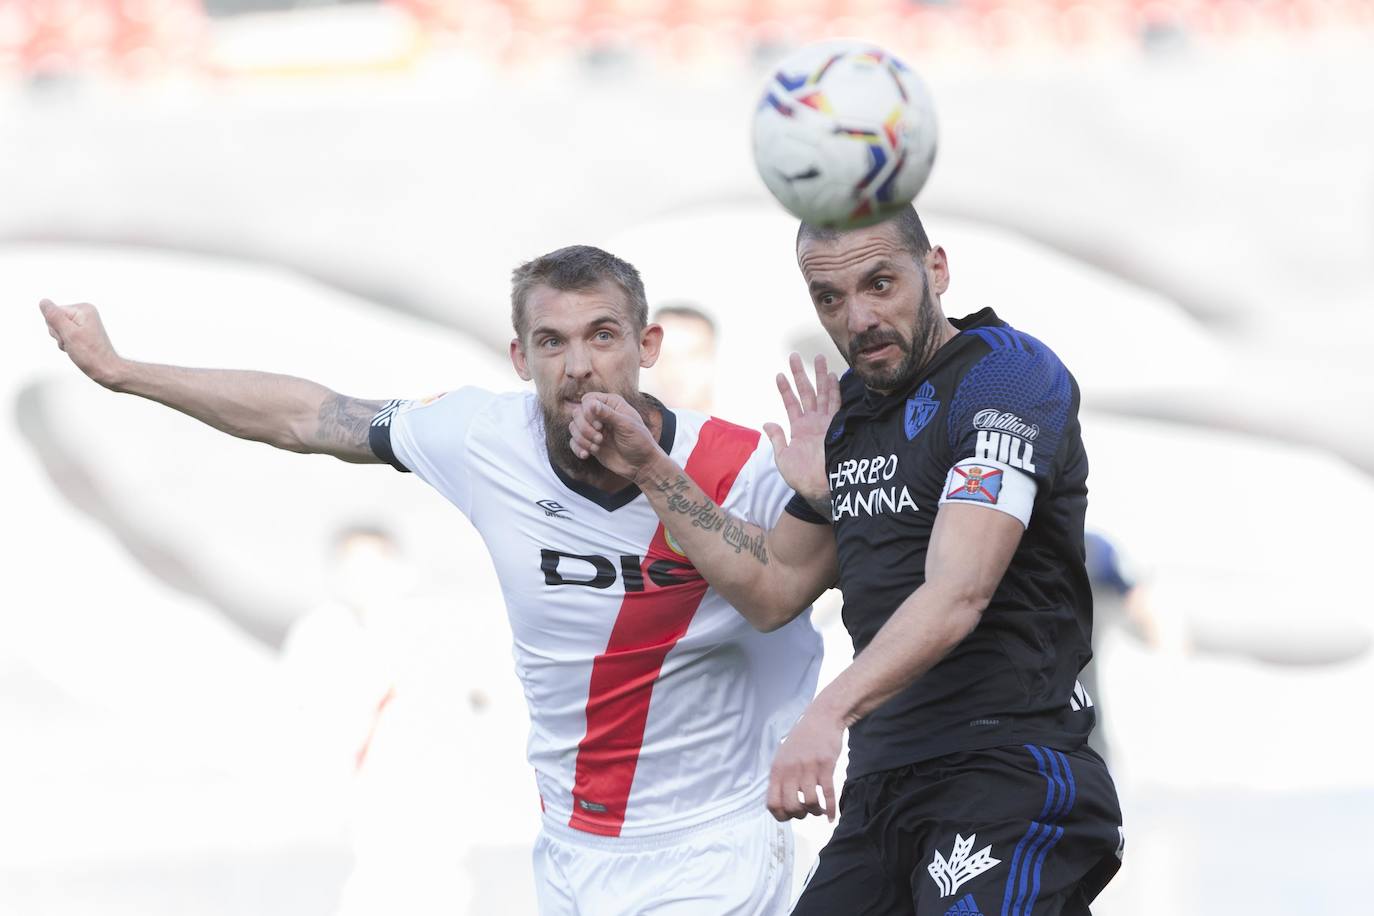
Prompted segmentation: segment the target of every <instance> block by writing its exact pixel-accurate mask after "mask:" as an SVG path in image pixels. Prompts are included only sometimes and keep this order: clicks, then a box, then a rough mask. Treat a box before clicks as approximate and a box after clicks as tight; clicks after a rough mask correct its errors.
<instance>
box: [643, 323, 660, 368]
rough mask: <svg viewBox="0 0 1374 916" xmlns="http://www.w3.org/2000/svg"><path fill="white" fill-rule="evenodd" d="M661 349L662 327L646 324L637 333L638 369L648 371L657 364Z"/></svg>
mask: <svg viewBox="0 0 1374 916" xmlns="http://www.w3.org/2000/svg"><path fill="white" fill-rule="evenodd" d="M662 349H663V325H661V324H652V323H651V324H647V325H645V326H644V330H642V331H640V332H639V367H640V368H641V369H648V368H649V367H650V366H652V365H653V364H654V363H656V362H658V354H659V351H661V350H662Z"/></svg>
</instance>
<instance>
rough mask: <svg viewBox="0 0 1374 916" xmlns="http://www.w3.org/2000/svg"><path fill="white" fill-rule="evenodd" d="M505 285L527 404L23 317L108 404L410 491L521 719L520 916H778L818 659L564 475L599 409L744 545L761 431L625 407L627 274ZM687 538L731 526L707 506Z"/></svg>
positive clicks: (650, 349) (612, 500)
mask: <svg viewBox="0 0 1374 916" xmlns="http://www.w3.org/2000/svg"><path fill="white" fill-rule="evenodd" d="M513 280H514V282H513V288H512V317H513V323H514V325H515V330H516V335H517V336H516V338H515V339H514V340H513V341H512V342H511V359H512V362H513V364H514V366H515V368H516V371H517V373H518V374H519V375H520V376H521V377H522V378H524V379H525V380H527V381H530V380H532V381H533V382H534V387H535V393H534V394H494V393H491V392H487V391H482V390H479V389H475V388H460V389H457V390H455V391H452V392H450V393H448V394H446V395H442V396H439V397H432V398H427V399H424V400H417V401H390V402H382V401H364V400H358V399H354V398H347V397H344V396H341V395H338V394H335V393H334V392H332V391H329V390H328V389H326V388H323V387H322V386H319V385H316V384H315V383H313V382H308V381H305V380H303V379H297V378H290V377H287V376H278V375H270V374H265V373H258V372H236V371H229V370H199V369H184V368H179V367H172V366H155V365H150V364H144V363H134V362H131V361H128V360H124V359H122V358H121V357H119V356H118V355H117V354H116V353H115V351H114V349H113V348H112V347H111V345H110V342H109V339H108V337H107V336H106V334H105V331H104V329H103V327H102V325H101V322H100V319H99V315H98V314H97V313H96V311H95V309H94V307H92V306H90V305H86V304H82V305H76V306H69V307H59V306H56V305H53V304H52V303H50V302H46V301H45V302H44V303H43V305H42V310H43V313H44V317H45V319H46V320H47V323H48V329H49V332H50V333H51V334H52V336H53V337H55V338H56V339H57V340H58V343H59V345H60V346H61V347H62V349H64V350H66V351H67V353H68V354H69V355H70V356H71V358H72V360H73V362H75V363H76V365H77V366H78V367H79V368H81V369H82V371H84V372H85V373H86V374H87V375H89V376H90V377H91V378H93V379H95V380H96V381H97V382H100V383H101V384H103V385H105V386H106V387H108V388H111V389H112V390H116V391H122V392H128V393H132V394H136V395H140V396H143V397H146V398H150V399H153V400H156V401H159V402H161V403H163V404H166V405H168V406H171V407H173V408H175V409H177V410H180V411H182V412H184V413H187V414H189V415H191V416H193V417H196V418H197V419H199V420H202V421H203V422H206V423H208V424H210V425H211V426H214V427H216V428H217V429H220V430H223V431H225V432H228V433H231V434H233V435H236V436H239V437H241V438H246V439H254V440H257V441H262V442H267V443H268V444H271V445H274V446H277V447H279V448H285V449H289V450H292V451H298V452H314V453H324V454H331V455H335V456H336V457H338V458H341V459H343V460H345V461H352V462H359V463H375V462H379V461H386V462H388V463H391V464H392V465H394V466H395V467H397V468H398V469H400V470H403V471H413V472H414V473H415V474H416V475H417V476H418V477H420V478H421V479H423V480H424V481H425V482H427V483H429V484H430V485H431V486H433V487H435V488H436V489H437V490H439V491H440V492H441V493H442V494H443V495H444V496H445V497H446V498H447V499H448V500H449V501H450V502H452V503H453V504H454V505H455V506H457V507H458V508H459V509H460V510H461V511H462V512H463V513H464V514H465V515H467V517H468V518H469V519H470V520H471V521H472V523H473V524H474V525H475V526H476V527H477V529H478V531H479V532H480V533H481V535H482V537H483V539H484V540H485V542H486V544H487V547H488V549H489V550H490V552H491V554H492V557H493V559H494V561H495V564H496V568H497V572H498V576H499V578H500V581H501V586H502V590H503V592H504V595H505V599H506V606H507V612H508V615H509V618H510V622H511V628H512V631H513V633H514V645H515V659H516V666H517V673H518V674H519V676H520V678H521V680H522V682H523V684H524V690H525V695H526V698H527V700H528V703H529V709H530V719H531V732H530V738H529V748H528V749H529V759H530V763H531V764H532V765H533V767H534V770H535V775H536V782H537V785H538V791H539V798H538V799H535V798H533V797H531V799H530V802H529V803H531V804H541V805H542V807H543V811H544V829H543V831H542V833H541V835H540V837H539V839H538V841H537V844H536V848H535V873H536V888H537V891H538V896H539V901H540V909H541V912H543V913H545V914H563V913H567V914H574V913H575V914H581V916H600V914H606V916H620V914H624V916H633V914H641V913H649V912H652V913H657V914H665V916H668V914H681V916H716V914H740V916H752V914H758V916H764V914H774V913H781V912H784V911H785V909H786V905H787V903H788V894H789V890H790V873H791V866H792V851H791V850H792V847H791V835H790V833H789V832H787V829H786V828H785V827H784V826H782V825H779V824H777V823H776V822H775V821H774V820H773V818H772V817H771V816H770V815H769V814H768V811H767V809H766V808H765V806H764V798H765V793H766V790H767V781H768V768H769V764H770V762H771V760H772V756H773V753H774V751H775V749H776V748H777V745H778V743H779V742H780V741H781V739H782V736H783V735H784V734H785V733H786V731H787V730H788V729H789V728H790V727H791V725H792V724H793V722H794V721H795V720H796V718H797V716H798V714H799V713H800V712H801V710H802V708H804V706H805V704H806V703H807V702H808V701H809V700H810V698H811V696H812V694H813V693H814V690H815V685H816V674H817V669H818V667H819V656H820V640H819V637H818V635H817V634H816V632H815V630H814V629H813V628H812V626H811V624H810V621H809V619H807V616H806V615H803V616H802V617H800V618H798V619H797V620H795V621H793V622H792V623H791V624H788V625H787V626H785V627H783V628H781V629H780V630H777V631H776V632H773V633H769V634H763V633H760V632H758V631H756V630H755V629H753V628H752V627H751V626H750V625H749V624H748V623H747V622H746V621H745V620H744V618H742V617H741V616H740V615H739V614H738V613H737V612H736V611H735V609H734V608H732V607H731V606H730V605H729V603H727V602H726V601H725V600H724V599H723V598H722V597H721V596H720V595H719V594H717V593H716V591H715V590H714V589H712V588H711V587H710V586H708V584H707V583H706V582H705V581H704V580H703V579H702V578H701V576H700V574H698V573H697V571H696V570H695V568H694V567H693V566H692V564H691V562H690V561H689V560H688V558H687V557H686V556H685V555H684V554H683V553H682V551H681V550H680V549H679V548H678V547H677V545H676V542H675V541H674V540H673V539H672V538H670V537H668V536H667V535H666V534H665V531H664V528H663V526H662V524H661V523H660V522H659V520H658V517H657V516H656V515H655V513H654V511H653V509H652V508H651V507H650V506H649V505H648V503H647V501H646V500H645V498H644V497H643V494H641V493H640V491H639V490H638V489H637V488H636V487H634V486H633V484H631V483H630V482H629V481H628V480H625V479H624V478H620V477H617V476H616V475H614V474H612V473H610V472H609V471H607V470H606V469H605V468H604V467H602V466H601V465H600V464H598V463H597V462H596V461H594V460H587V459H582V458H579V457H577V455H575V454H574V453H573V451H572V447H571V445H570V443H569V439H568V432H567V430H568V423H569V422H570V420H571V419H572V417H573V414H574V411H575V410H576V409H577V408H578V406H579V405H580V403H581V401H582V399H583V397H584V396H585V395H587V394H588V393H590V392H609V393H614V394H617V395H620V396H621V397H623V398H624V399H625V400H626V401H627V402H629V403H630V404H633V405H634V406H635V409H636V410H638V411H640V413H641V416H642V418H643V420H644V423H645V425H646V426H647V427H648V428H649V429H650V430H651V431H652V433H653V435H654V436H655V437H656V438H657V439H658V442H659V444H660V445H661V447H662V448H663V449H664V451H665V452H667V453H668V454H670V455H671V456H672V457H673V458H674V459H675V460H676V461H677V462H678V463H679V464H680V465H681V466H683V467H685V468H686V470H687V473H688V474H690V475H691V476H692V478H693V480H695V481H696V482H697V483H698V485H699V486H700V487H701V489H702V490H703V491H704V492H705V493H706V494H707V495H708V496H709V497H710V498H711V499H712V500H714V501H715V503H716V504H717V505H719V506H720V507H721V508H722V509H723V510H724V512H726V513H730V514H731V515H733V516H735V517H737V518H740V519H743V520H745V521H747V522H749V523H752V524H754V525H758V526H760V527H763V528H768V527H770V526H771V525H772V524H773V523H774V522H775V521H776V520H777V518H778V517H779V515H780V514H781V512H782V510H783V507H784V505H785V504H786V502H787V501H788V499H789V498H790V497H791V491H790V490H789V489H788V488H787V485H786V484H785V483H784V482H783V481H782V478H781V476H780V475H779V474H778V473H777V471H776V469H775V467H774V462H773V456H772V452H771V449H770V446H769V443H768V441H767V440H766V439H765V438H764V437H762V436H760V435H759V433H757V432H755V431H752V430H747V429H744V428H741V427H738V426H734V425H732V424H729V423H725V422H723V421H721V420H717V419H714V418H708V417H706V416H704V415H702V414H698V413H695V412H688V411H681V412H676V413H675V412H674V411H672V410H669V409H668V408H666V407H664V406H663V405H662V404H659V403H658V402H657V401H655V400H654V399H653V398H651V397H649V396H647V395H643V394H641V393H640V392H639V390H638V380H639V370H640V369H641V368H645V367H648V366H650V365H652V364H653V362H654V360H655V359H656V357H657V354H658V349H659V344H660V342H661V339H662V329H661V328H659V327H658V326H657V325H653V324H648V322H647V304H646V301H645V297H644V289H643V285H642V283H641V282H640V279H639V275H638V273H637V272H636V271H635V269H634V268H633V267H632V266H630V265H629V264H627V263H625V262H624V261H621V260H619V259H618V258H615V257H613V256H612V255H609V254H607V253H606V252H603V251H600V250H599V249H595V248H590V247H586V246H574V247H571V248H565V249H561V250H559V251H556V252H553V253H551V254H549V255H545V256H543V257H541V258H537V259H535V260H534V261H531V262H529V263H528V264H525V265H522V266H521V267H520V268H518V269H517V270H516V271H515V274H514V278H513ZM697 521H698V522H699V523H700V524H701V525H703V526H711V527H714V528H717V529H719V528H720V527H721V526H722V525H727V524H730V525H733V524H735V523H734V522H727V521H726V518H725V516H724V515H723V514H721V511H720V510H718V509H716V508H715V506H712V507H710V508H709V509H706V508H704V507H703V511H702V512H701V513H700V514H699V515H698V516H697ZM740 530H741V532H742V529H740ZM726 536H727V537H728V533H727V534H726ZM736 543H737V549H740V550H751V549H756V547H757V545H751V543H750V542H748V541H747V539H740V540H738V541H737V542H736ZM478 791H480V787H479V788H478ZM520 803H522V800H521V799H511V804H520ZM472 829H474V830H480V829H481V825H478V824H474V825H472Z"/></svg>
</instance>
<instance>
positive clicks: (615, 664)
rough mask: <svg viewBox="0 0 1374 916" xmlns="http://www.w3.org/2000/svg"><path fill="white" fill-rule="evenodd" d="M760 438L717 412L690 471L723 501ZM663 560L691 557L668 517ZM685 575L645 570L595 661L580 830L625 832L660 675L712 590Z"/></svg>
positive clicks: (653, 554)
mask: <svg viewBox="0 0 1374 916" xmlns="http://www.w3.org/2000/svg"><path fill="white" fill-rule="evenodd" d="M758 444H759V434H758V432H756V431H754V430H752V429H744V428H743V427H739V426H735V425H734V424H731V423H726V422H725V421H723V420H717V419H715V418H712V419H710V420H708V421H707V422H706V424H705V425H704V426H702V428H701V433H700V434H699V435H698V437H697V444H696V447H695V448H693V449H692V454H691V455H689V456H688V458H687V467H686V471H687V476H689V477H691V478H692V480H694V481H696V483H697V485H698V486H700V487H701V489H702V490H704V491H705V492H706V495H707V496H709V497H711V498H712V499H713V500H715V501H716V503H717V504H719V503H721V502H722V501H723V500H724V499H725V497H726V495H727V494H728V493H729V492H730V487H731V486H733V485H734V483H735V478H736V477H738V476H739V472H740V470H741V469H742V468H743V467H744V463H745V462H746V461H748V460H749V456H750V455H752V454H753V453H754V450H755V449H756V448H758ZM655 560H668V561H677V562H679V563H684V562H685V561H684V560H683V557H682V555H681V554H679V553H677V552H676V551H674V550H673V549H672V548H671V547H669V546H668V541H667V538H666V537H665V536H664V533H663V525H662V524H661V523H660V524H659V526H658V528H657V529H656V530H655V531H654V539H653V541H652V542H651V543H650V545H649V549H648V551H647V552H646V566H647V565H648V564H651V563H653V562H654V561H655ZM680 576H681V578H682V582H681V583H680V584H675V585H669V586H660V585H657V584H655V583H654V582H653V581H652V579H650V577H649V576H648V575H645V577H644V589H645V590H644V591H642V592H626V593H625V600H624V601H623V602H622V603H621V605H620V612H619V614H617V615H616V620H615V626H613V627H612V628H611V638H610V641H609V642H608V643H607V645H606V651H605V652H604V653H602V654H601V655H598V656H597V657H596V660H595V661H594V662H593V663H592V677H591V685H590V688H589V690H588V693H587V734H586V736H585V737H584V738H583V739H582V742H581V743H580V744H579V745H578V747H577V776H576V780H575V782H574V783H573V814H572V818H571V819H570V820H569V821H568V824H569V826H571V827H574V828H576V829H578V830H585V831H587V832H588V833H598V834H601V835H602V836H619V835H620V828H621V825H623V824H624V823H625V806H626V803H627V802H628V801H629V797H630V786H631V785H632V784H633V783H634V778H635V768H636V767H637V766H638V765H639V752H640V748H641V747H642V746H643V743H644V727H645V724H646V723H647V722H648V719H649V700H650V698H651V697H652V696H653V690H654V682H655V681H657V680H658V675H659V671H660V670H662V668H663V660H664V659H665V658H667V657H668V653H669V652H670V651H672V648H673V646H675V645H677V641H678V640H679V639H681V638H682V636H683V634H684V633H686V632H687V628H688V627H689V626H690V625H691V623H692V618H693V617H694V616H695V615H696V612H697V608H698V607H700V605H701V599H702V598H703V597H704V596H705V595H706V589H707V585H706V581H705V580H704V579H702V578H701V576H700V575H699V574H698V573H697V571H696V570H695V569H692V568H691V567H687V568H685V569H684V570H683V571H682V572H681V573H680ZM603 809H604V810H603Z"/></svg>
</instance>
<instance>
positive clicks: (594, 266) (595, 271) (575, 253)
mask: <svg viewBox="0 0 1374 916" xmlns="http://www.w3.org/2000/svg"><path fill="white" fill-rule="evenodd" d="M510 280H511V286H510V321H511V325H513V326H514V328H515V334H516V336H517V337H519V338H521V339H523V338H524V336H525V332H526V331H527V330H528V329H529V328H528V322H527V320H526V315H525V306H526V303H527V301H528V299H529V295H530V290H532V289H534V288H535V287H536V286H548V287H550V288H552V289H556V290H560V291H563V292H583V291H585V290H589V289H593V288H594V287H597V286H599V285H601V284H602V283H606V282H610V283H614V284H615V285H616V286H618V287H620V291H621V292H623V293H624V294H625V299H626V302H627V304H628V305H629V307H630V308H629V311H630V320H631V321H633V322H634V324H635V329H636V330H638V331H642V330H644V328H645V326H646V325H647V324H648V323H649V300H648V299H647V298H645V296H644V281H643V280H641V279H640V278H639V271H637V270H635V268H634V265H633V264H631V263H629V262H628V261H622V260H621V259H620V258H617V257H616V256H615V255H613V254H611V253H610V252H608V251H602V250H601V249H600V248H594V247H592V246H591V245H569V246H568V247H567V248H560V249H558V250H557V251H551V252H549V253H548V254H545V255H540V256H539V257H537V258H535V259H534V260H532V261H526V262H525V263H524V264H521V265H520V266H519V267H517V268H515V270H513V271H511V276H510Z"/></svg>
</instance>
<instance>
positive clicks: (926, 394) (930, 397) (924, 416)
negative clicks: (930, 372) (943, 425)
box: [904, 382, 940, 442]
mask: <svg viewBox="0 0 1374 916" xmlns="http://www.w3.org/2000/svg"><path fill="white" fill-rule="evenodd" d="M939 409H940V402H939V401H937V400H935V386H934V385H932V384H931V383H930V382H926V383H925V384H924V385H922V386H921V387H920V388H917V389H916V396H915V397H914V398H909V399H908V400H907V402H906V425H905V427H904V428H905V430H906V438H907V441H908V442H909V441H911V440H912V439H915V438H916V435H917V433H919V432H920V431H921V430H923V429H925V428H926V424H927V423H929V422H930V421H931V418H932V417H934V416H935V411H937V410H939Z"/></svg>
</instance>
